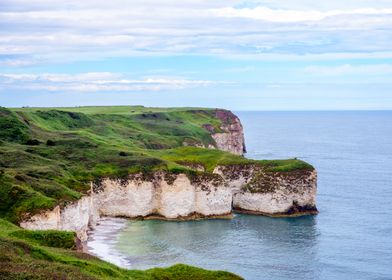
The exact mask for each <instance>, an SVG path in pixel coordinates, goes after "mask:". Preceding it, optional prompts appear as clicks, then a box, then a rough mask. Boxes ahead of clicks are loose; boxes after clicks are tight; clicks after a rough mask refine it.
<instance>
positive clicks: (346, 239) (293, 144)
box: [93, 112, 392, 279]
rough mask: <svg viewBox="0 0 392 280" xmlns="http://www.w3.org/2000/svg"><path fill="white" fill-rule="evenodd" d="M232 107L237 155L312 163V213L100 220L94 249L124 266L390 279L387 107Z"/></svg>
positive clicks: (391, 163)
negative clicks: (315, 175)
mask: <svg viewBox="0 0 392 280" xmlns="http://www.w3.org/2000/svg"><path fill="white" fill-rule="evenodd" d="M237 114H238V115H239V117H240V118H241V120H242V123H243V125H244V129H245V138H246V144H247V149H248V154H247V157H250V158H256V159H262V158H269V159H272V158H287V157H298V158H300V159H304V160H306V161H308V162H310V163H312V164H313V165H314V166H315V167H316V168H317V170H318V172H319V189H318V208H319V210H320V214H319V215H317V216H313V217H310V216H309V217H300V218H286V219H273V218H267V217H259V216H246V215H237V216H236V217H235V218H234V219H233V220H209V221H194V222H179V223H178V222H162V221H133V222H132V221H125V220H121V221H115V222H114V221H110V220H109V221H107V223H106V224H105V223H103V224H102V225H101V226H102V227H105V226H106V228H107V229H109V231H110V230H112V231H113V235H112V236H111V235H110V234H109V235H108V234H105V233H103V234H102V235H101V237H102V236H104V238H103V239H101V244H102V243H105V244H106V245H107V248H106V251H105V250H103V251H101V252H99V250H97V251H96V253H97V254H98V255H99V254H101V256H104V257H105V256H106V258H107V259H109V260H110V259H111V260H113V259H116V260H117V263H119V264H121V265H123V266H126V267H130V268H142V269H145V268H150V267H154V266H168V265H172V264H175V263H179V262H181V263H187V264H191V265H196V266H201V267H204V268H210V269H224V270H229V271H232V272H235V273H238V274H239V275H242V276H243V277H245V278H246V279H392V112H237ZM113 223H115V224H116V225H117V229H116V227H115V226H113ZM114 229H116V230H114ZM103 232H104V231H103ZM102 240H105V241H103V242H102ZM96 242H98V243H99V242H100V239H99V237H96ZM93 247H94V246H93ZM98 247H99V246H98Z"/></svg>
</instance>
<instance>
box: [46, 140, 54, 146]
mask: <svg viewBox="0 0 392 280" xmlns="http://www.w3.org/2000/svg"><path fill="white" fill-rule="evenodd" d="M55 145H56V142H54V141H53V140H48V141H46V146H55Z"/></svg>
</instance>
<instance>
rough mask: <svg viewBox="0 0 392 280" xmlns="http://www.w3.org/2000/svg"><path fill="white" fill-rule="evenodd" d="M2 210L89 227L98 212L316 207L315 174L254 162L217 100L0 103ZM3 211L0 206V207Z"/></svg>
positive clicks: (295, 165)
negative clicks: (180, 104) (160, 104)
mask: <svg viewBox="0 0 392 280" xmlns="http://www.w3.org/2000/svg"><path fill="white" fill-rule="evenodd" d="M0 113H1V114H2V116H3V118H2V119H1V122H0V126H1V127H3V128H4V129H3V130H2V131H1V132H0V141H1V145H0V153H1V155H2V157H1V159H0V166H2V167H3V168H2V169H1V170H0V171H1V172H2V173H1V174H0V175H1V176H0V180H1V182H2V183H3V186H4V187H3V190H5V191H3V192H4V193H5V198H3V200H4V201H5V203H4V206H5V209H6V210H3V212H4V211H6V212H5V213H6V215H7V216H8V217H9V219H10V220H14V221H16V222H17V223H19V224H20V226H21V227H23V228H26V229H34V230H35V229H42V230H47V229H58V230H70V231H75V232H77V234H78V237H79V238H80V239H81V240H82V241H84V240H86V237H87V235H86V232H87V230H88V229H89V228H90V227H93V226H94V225H95V224H96V223H97V222H98V221H99V218H100V217H101V216H113V217H118V216H121V217H127V218H144V219H152V218H155V219H167V220H187V219H201V218H230V217H231V216H232V213H233V211H241V212H244V213H250V214H260V215H268V216H277V217H279V216H297V215H304V214H315V213H317V209H316V190H317V175H316V171H315V169H314V168H313V167H312V166H311V165H309V164H307V163H305V162H303V161H300V160H297V159H289V160H274V161H257V160H250V159H246V158H244V157H243V156H242V155H243V153H244V152H245V151H246V149H245V141H244V133H243V128H242V124H241V122H240V120H239V119H238V117H237V116H235V115H234V114H233V113H232V112H230V111H227V110H222V109H199V108H175V109H162V108H145V107H80V108H60V109H58V108H53V109H41V108H25V109H17V110H14V111H11V110H7V109H2V110H1V111H0ZM0 210H1V209H0Z"/></svg>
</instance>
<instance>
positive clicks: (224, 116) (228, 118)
mask: <svg viewBox="0 0 392 280" xmlns="http://www.w3.org/2000/svg"><path fill="white" fill-rule="evenodd" d="M215 115H216V118H218V119H219V120H221V122H222V124H221V126H220V130H221V131H220V132H215V133H212V134H211V137H212V138H213V139H214V140H215V143H216V147H217V148H218V149H219V150H222V151H227V152H230V153H233V154H236V155H243V154H244V153H245V152H246V148H245V140H244V131H243V128H242V124H241V121H240V119H239V118H238V117H237V116H236V115H234V114H233V113H232V112H230V111H226V110H216V113H215Z"/></svg>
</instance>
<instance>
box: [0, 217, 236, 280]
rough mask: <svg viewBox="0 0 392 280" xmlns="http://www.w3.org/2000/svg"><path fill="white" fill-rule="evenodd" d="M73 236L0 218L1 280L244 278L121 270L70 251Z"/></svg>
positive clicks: (196, 271)
mask: <svg viewBox="0 0 392 280" xmlns="http://www.w3.org/2000/svg"><path fill="white" fill-rule="evenodd" d="M74 237H75V236H74V234H73V233H69V232H59V231H26V230H22V229H20V228H19V227H17V226H15V225H14V224H11V223H9V222H7V221H5V220H3V219H0V279H2V280H5V279H9V280H14V279H42V280H44V279H45V280H46V279H142V280H147V279H151V280H152V279H154V280H159V279H162V280H164V279H165V280H166V279H178V280H182V279H184V280H185V279H200V280H201V279H221V280H235V279H241V278H240V277H238V276H236V275H234V274H232V273H229V272H224V271H208V270H204V269H200V268H196V267H191V266H187V265H181V264H179V265H175V266H172V267H169V268H154V269H150V270H146V271H141V270H126V269H121V268H118V267H116V266H115V265H112V264H109V263H107V262H104V261H101V260H99V259H98V258H95V257H93V256H90V255H88V254H84V253H82V252H78V251H75V250H71V249H70V248H74V246H75V244H74ZM64 248H65V249H64Z"/></svg>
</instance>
